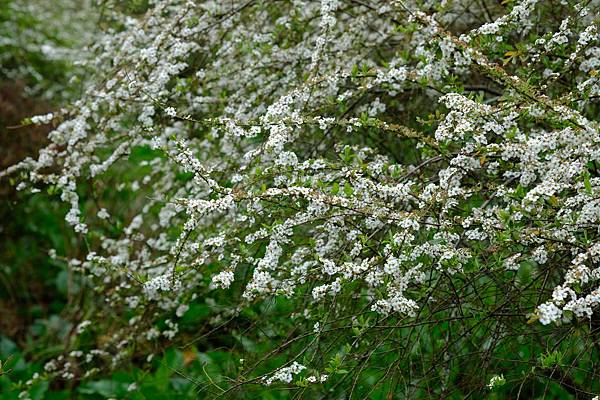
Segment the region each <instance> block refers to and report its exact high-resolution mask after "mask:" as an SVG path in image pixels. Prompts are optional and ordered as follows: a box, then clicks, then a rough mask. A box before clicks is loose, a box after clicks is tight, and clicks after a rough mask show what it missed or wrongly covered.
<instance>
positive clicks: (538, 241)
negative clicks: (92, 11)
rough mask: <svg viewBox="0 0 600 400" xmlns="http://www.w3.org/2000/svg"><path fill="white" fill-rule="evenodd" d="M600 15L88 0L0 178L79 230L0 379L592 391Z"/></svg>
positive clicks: (561, 5)
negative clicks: (84, 43) (39, 328)
mask: <svg viewBox="0 0 600 400" xmlns="http://www.w3.org/2000/svg"><path fill="white" fill-rule="evenodd" d="M599 7H600V3H598V2H597V1H589V0H588V1H553V2H548V1H536V0H524V1H502V2H497V1H488V0H482V1H452V0H447V1H441V2H437V1H408V0H407V1H394V2H390V1H375V0H372V1H355V0H323V1H320V2H317V1H301V0H294V1H266V0H240V1H237V0H235V1H233V0H232V1H197V2H194V1H179V0H170V1H147V2H129V3H127V2H110V1H107V2H102V3H101V4H100V5H99V6H98V9H97V11H98V13H99V17H98V21H99V26H100V27H101V28H102V30H103V31H102V33H101V34H98V35H97V37H96V38H95V39H94V44H93V45H92V46H91V47H90V48H89V49H87V50H86V51H85V52H82V53H81V58H82V60H81V63H82V68H83V70H84V71H86V73H84V74H83V75H82V76H84V81H83V84H84V86H85V89H84V90H83V93H82V94H81V96H79V97H78V98H77V99H75V100H73V101H72V102H70V103H65V104H64V108H62V109H61V111H58V112H56V113H53V114H48V115H41V116H34V117H32V118H30V119H28V120H26V121H24V123H25V124H53V125H54V126H55V129H54V130H53V131H52V132H50V133H49V135H48V138H49V140H50V144H49V145H48V146H47V147H45V148H43V149H42V150H40V152H39V156H38V157H37V158H35V159H33V158H27V159H25V160H24V161H22V162H21V163H19V164H16V165H14V166H12V167H10V168H8V169H7V170H6V171H4V172H0V178H3V179H4V180H5V181H8V180H9V178H10V180H12V181H15V183H17V182H18V183H17V185H18V186H17V188H18V189H19V190H22V191H24V192H27V193H31V196H33V197H32V198H34V199H41V200H39V201H48V202H49V204H54V202H52V199H60V200H61V201H62V202H64V203H66V205H67V207H68V210H67V211H66V217H65V220H66V222H67V223H68V224H70V225H71V226H72V228H73V231H74V232H75V234H74V235H75V236H76V237H77V241H76V242H75V243H72V245H70V246H62V248H57V249H54V250H50V251H49V253H48V259H47V260H51V263H52V264H53V265H55V266H60V267H61V268H64V271H65V274H66V277H68V282H67V285H68V288H67V289H66V290H67V293H68V296H69V300H68V302H67V304H66V307H67V308H68V309H69V310H71V311H70V312H68V313H66V314H64V316H65V320H66V321H68V322H65V325H64V326H63V332H62V334H61V339H60V341H61V346H60V348H59V350H58V351H56V352H53V354H47V353H43V352H37V353H36V355H35V357H33V358H34V359H35V361H36V362H42V361H43V363H44V366H43V369H41V370H40V371H39V372H37V373H35V374H34V375H33V376H31V378H30V380H29V381H28V382H21V384H18V383H17V384H15V385H14V386H12V387H13V388H15V389H18V390H19V391H21V397H22V398H28V397H31V398H42V397H41V396H43V395H44V393H46V394H47V395H48V396H52V393H55V394H56V393H62V394H66V393H68V392H74V391H76V392H77V393H78V395H79V396H81V397H83V398H88V396H89V398H103V397H106V398H110V397H115V398H132V399H138V398H139V399H143V398H166V397H169V396H171V397H173V396H183V397H193V396H195V395H197V396H198V397H199V398H213V397H214V398H311V399H312V398H381V399H391V398H411V399H412V398H457V399H462V398H466V397H473V398H481V397H484V396H485V397H489V398H592V397H594V396H595V395H596V394H598V393H599V392H600V380H599V378H600V376H599V375H600V370H599V368H598V360H599V359H600V324H599V323H598V317H597V314H594V311H595V310H597V308H598V306H599V303H600V287H599V283H598V281H599V280H600V268H599V267H598V261H599V258H600V231H599V229H598V223H599V222H600V201H599V200H598V198H599V194H600V173H599V172H598V165H597V162H598V160H600V135H599V133H598V128H599V124H598V121H597V119H598V103H597V100H598V95H599V94H600V81H599V78H598V74H597V70H596V69H597V68H598V66H600V44H599V39H600V38H599V33H598V22H599V18H598V11H599ZM88 53H89V55H86V54H88ZM67 86H68V85H67ZM55 207H56V206H55ZM57 212H59V211H58V210H57V211H55V212H54V214H52V215H56V214H55V213H57ZM26 218H34V215H31V216H29V217H26ZM75 236H74V237H75ZM67 247H68V248H67ZM47 260H46V261H47ZM7 343H8V342H7ZM6 346H8V345H6ZM6 346H5V347H6ZM8 347H11V346H8ZM12 347H14V346H12ZM11 351H12V352H14V351H15V349H14V348H12V349H8V350H3V354H4V357H6V355H7V354H8V353H10V352H11ZM33 369H35V368H33ZM40 393H42V394H40ZM15 396H16V394H15ZM56 396H58V395H56Z"/></svg>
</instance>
